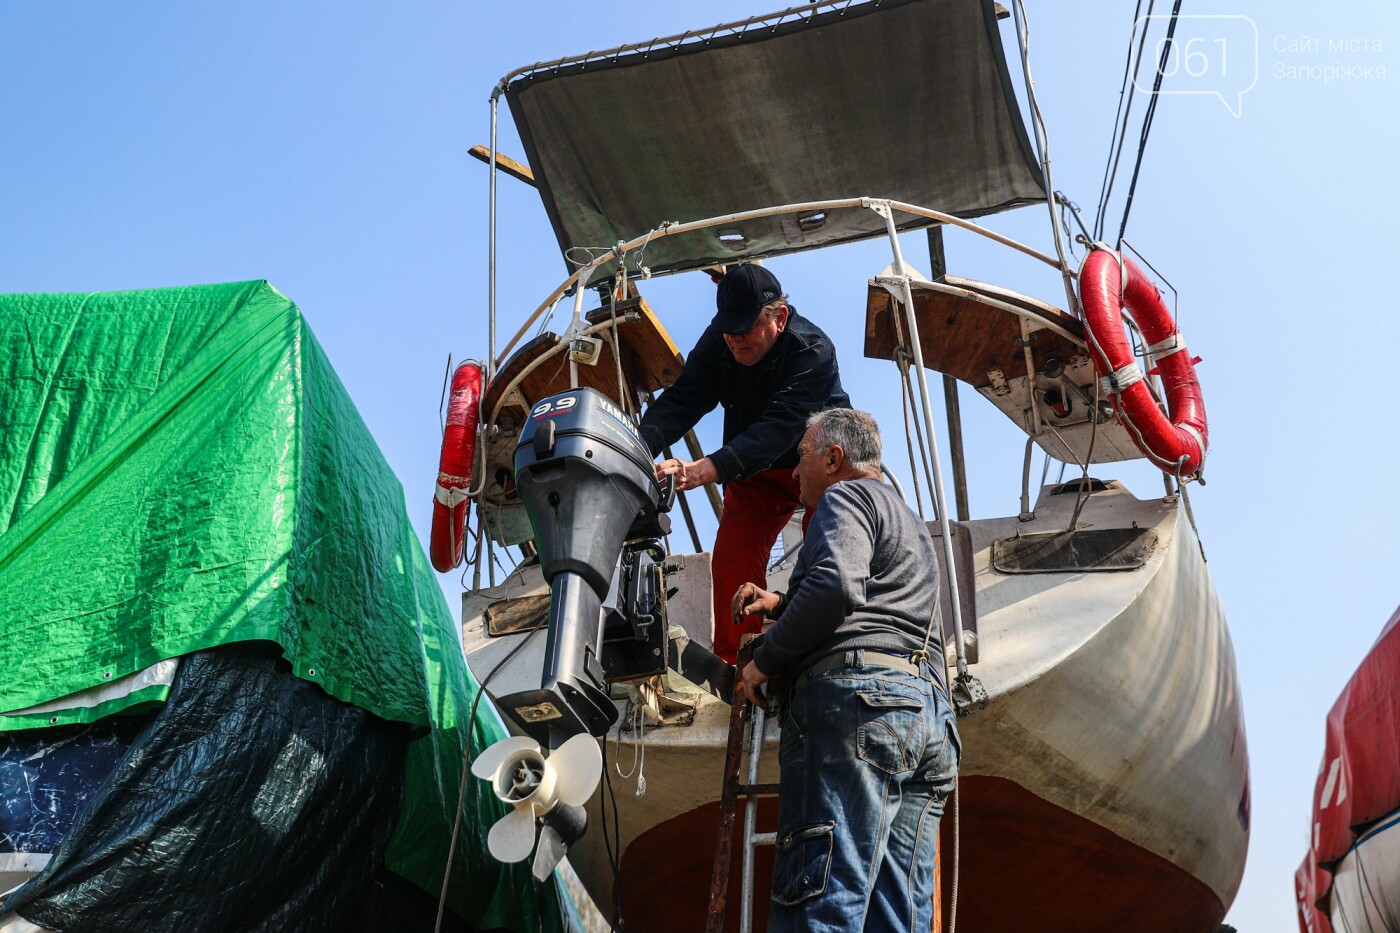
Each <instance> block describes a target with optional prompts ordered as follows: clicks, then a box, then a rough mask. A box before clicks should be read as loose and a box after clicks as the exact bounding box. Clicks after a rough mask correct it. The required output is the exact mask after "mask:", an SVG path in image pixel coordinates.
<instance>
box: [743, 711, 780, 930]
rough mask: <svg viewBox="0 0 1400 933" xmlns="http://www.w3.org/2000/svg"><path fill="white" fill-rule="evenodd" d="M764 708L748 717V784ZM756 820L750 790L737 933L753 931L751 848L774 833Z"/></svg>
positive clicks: (754, 777)
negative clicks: (757, 828) (761, 829)
mask: <svg viewBox="0 0 1400 933" xmlns="http://www.w3.org/2000/svg"><path fill="white" fill-rule="evenodd" d="M766 720H767V711H766V710H765V709H764V708H763V707H761V706H759V705H758V704H756V703H755V704H754V706H753V718H752V719H750V721H749V729H750V730H751V731H750V733H749V771H748V784H749V786H750V787H752V786H753V785H755V784H757V783H758V760H759V758H761V757H762V755H763V728H764V725H765V724H766ZM757 824H758V797H756V796H755V795H754V794H752V793H750V794H749V795H748V797H747V798H746V799H745V800H744V864H743V871H742V872H741V874H740V885H739V933H752V931H753V850H754V846H757V845H772V844H773V843H774V842H775V841H776V840H777V833H759V832H755V831H754V828H755V826H756V825H757Z"/></svg>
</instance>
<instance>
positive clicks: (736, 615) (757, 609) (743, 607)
mask: <svg viewBox="0 0 1400 933" xmlns="http://www.w3.org/2000/svg"><path fill="white" fill-rule="evenodd" d="M780 602H782V597H780V596H779V595H778V594H777V593H770V592H768V591H767V590H764V589H759V587H758V586H757V585H755V584H753V583H745V584H743V585H742V586H740V587H739V588H738V589H737V590H735V591H734V598H733V599H731V600H730V601H729V612H730V616H731V617H732V618H733V620H734V624H735V625H742V624H743V623H744V619H745V618H747V617H748V616H766V615H768V614H769V613H770V612H772V611H773V610H774V609H777V608H778V604H779V603H780Z"/></svg>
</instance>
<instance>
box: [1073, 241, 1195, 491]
mask: <svg viewBox="0 0 1400 933" xmlns="http://www.w3.org/2000/svg"><path fill="white" fill-rule="evenodd" d="M1079 300H1080V303H1081V304H1082V305H1083V308H1084V329H1085V333H1086V336H1087V337H1088V338H1089V352H1090V355H1091V356H1092V357H1093V360H1094V370H1095V372H1096V373H1097V374H1098V376H1099V385H1100V387H1101V391H1102V393H1103V394H1104V395H1105V396H1107V397H1109V398H1111V399H1112V400H1113V407H1114V409H1115V410H1116V411H1117V414H1118V421H1119V423H1120V424H1122V425H1123V426H1124V427H1126V428H1127V429H1128V436H1129V437H1131V438H1132V441H1133V443H1134V444H1136V445H1137V448H1138V449H1139V450H1141V451H1142V452H1143V455H1144V456H1146V457H1147V459H1148V460H1150V461H1151V462H1152V463H1153V464H1155V465H1156V466H1157V467H1158V468H1159V469H1161V470H1162V471H1163V472H1165V473H1167V474H1169V475H1172V476H1179V477H1181V478H1182V479H1186V478H1188V477H1193V476H1197V475H1198V474H1199V473H1200V470H1201V466H1202V465H1203V464H1204V463H1205V458H1206V444H1207V440H1208V432H1207V429H1206V406H1205V401H1204V399H1203V398H1202V396H1201V383H1200V381H1199V380H1198V379H1197V378H1196V364H1197V363H1199V362H1200V357H1196V358H1194V359H1193V358H1192V357H1191V355H1190V354H1189V353H1188V352H1187V350H1186V341H1185V340H1184V339H1182V336H1181V332H1180V331H1179V330H1178V329H1177V326H1176V322H1175V321H1173V320H1172V315H1171V312H1170V311H1168V310H1167V306H1166V304H1165V303H1164V302H1163V301H1162V293H1161V292H1160V291H1158V289H1157V286H1156V285H1154V284H1153V283H1152V280H1151V279H1149V278H1148V277H1147V275H1146V274H1145V273H1144V272H1143V271H1142V269H1140V268H1139V267H1138V265H1137V264H1136V263H1135V262H1133V261H1132V260H1131V259H1129V258H1128V257H1127V256H1124V255H1123V254H1122V253H1120V252H1118V251H1117V250H1113V249H1109V248H1107V247H1103V246H1099V247H1096V248H1094V249H1091V250H1090V252H1089V255H1088V256H1086V257H1084V264H1083V265H1082V266H1080V268H1079ZM1125 312H1126V313H1127V314H1128V315H1130V316H1131V317H1132V319H1133V322H1134V323H1135V324H1137V327H1138V330H1139V331H1141V332H1142V339H1143V341H1144V342H1145V343H1146V351H1147V353H1148V354H1149V355H1150V356H1151V357H1152V358H1153V359H1155V360H1156V361H1157V368H1156V369H1155V370H1153V371H1152V372H1149V373H1144V372H1143V371H1142V368H1141V367H1140V366H1138V364H1137V361H1136V360H1134V358H1133V349H1132V345H1131V344H1130V343H1129V342H1128V337H1127V334H1126V333H1125V332H1124V329H1123V315H1124V313H1125ZM1153 373H1159V374H1160V375H1161V377H1162V387H1163V389H1164V390H1165V391H1166V397H1167V412H1163V411H1162V408H1161V406H1160V405H1159V404H1158V403H1157V400H1156V399H1155V398H1154V397H1153V395H1152V392H1151V391H1150V389H1149V388H1148V383H1147V377H1148V376H1149V375H1152V374H1153ZM1168 413H1169V415H1168Z"/></svg>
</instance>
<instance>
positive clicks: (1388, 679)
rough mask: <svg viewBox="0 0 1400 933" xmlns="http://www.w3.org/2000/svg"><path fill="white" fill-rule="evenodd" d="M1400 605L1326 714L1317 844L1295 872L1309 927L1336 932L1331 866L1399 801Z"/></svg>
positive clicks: (1309, 931)
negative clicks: (1331, 910) (1330, 913)
mask: <svg viewBox="0 0 1400 933" xmlns="http://www.w3.org/2000/svg"><path fill="white" fill-rule="evenodd" d="M1397 684H1400V609H1397V610H1396V611H1395V613H1394V614H1393V615H1392V616H1391V617H1390V621H1389V622H1387V623H1386V625H1385V628H1384V629H1382V630H1381V634H1380V637H1379V638H1377V639H1376V643H1375V644H1374V645H1373V646H1372V647H1371V650H1370V652H1369V653H1367V655H1366V657H1365V658H1363V659H1362V661H1361V664H1360V665H1359V666H1358V667H1357V669H1356V673H1355V674H1353V675H1352V676H1351V680H1349V681H1348V682H1347V685H1346V687H1344V688H1343V689H1342V693H1341V696H1339V697H1337V702H1336V703H1334V704H1332V709H1331V711H1330V712H1329V713H1328V714H1327V741H1326V745H1325V747H1324V749H1323V753H1322V767H1321V769H1320V770H1319V771H1318V775H1317V783H1316V786H1315V787H1314V789H1313V809H1312V823H1311V826H1310V827H1309V833H1308V839H1309V841H1310V842H1311V845H1310V846H1309V847H1308V854H1307V857H1306V858H1305V859H1303V864H1302V865H1300V866H1299V867H1298V871H1297V872H1296V873H1295V876H1294V882H1295V889H1296V893H1297V897H1298V924H1299V927H1300V929H1301V930H1302V931H1303V933H1331V931H1332V924H1331V923H1330V921H1329V920H1328V916H1327V914H1328V905H1329V900H1330V892H1331V888H1332V869H1333V868H1334V867H1335V866H1336V864H1337V862H1338V861H1340V860H1341V859H1342V857H1343V856H1345V855H1346V854H1347V852H1348V850H1350V849H1351V847H1352V845H1353V844H1355V843H1356V841H1357V838H1358V837H1359V836H1360V835H1361V834H1362V833H1364V832H1365V831H1366V829H1367V828H1368V827H1369V826H1371V825H1372V824H1374V823H1375V822H1376V821H1377V820H1379V819H1380V818H1381V817H1384V816H1386V815H1387V814H1390V813H1393V812H1395V811H1396V809H1397V808H1400V764H1397V758H1396V749H1398V748H1400V686H1397Z"/></svg>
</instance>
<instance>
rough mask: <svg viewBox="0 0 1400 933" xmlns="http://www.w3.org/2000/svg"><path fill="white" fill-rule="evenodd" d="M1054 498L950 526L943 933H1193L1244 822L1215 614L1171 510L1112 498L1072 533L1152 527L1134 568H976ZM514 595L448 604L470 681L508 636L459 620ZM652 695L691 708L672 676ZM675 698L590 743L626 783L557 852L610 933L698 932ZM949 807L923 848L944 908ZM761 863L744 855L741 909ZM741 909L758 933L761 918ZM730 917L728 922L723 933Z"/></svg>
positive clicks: (696, 782)
mask: <svg viewBox="0 0 1400 933" xmlns="http://www.w3.org/2000/svg"><path fill="white" fill-rule="evenodd" d="M1073 500H1074V496H1073V495H1069V496H1053V497H1052V496H1048V495H1047V496H1044V497H1042V500H1041V502H1040V503H1039V505H1038V507H1037V512H1038V517H1037V519H1036V520H1035V521H1033V522H1027V523H1021V522H1018V521H1017V520H1016V519H1001V520H989V521H983V522H972V523H969V528H970V530H971V532H972V542H973V551H974V555H975V556H974V579H975V585H976V604H977V621H978V637H979V640H980V644H979V649H980V650H979V657H980V659H979V662H978V663H977V664H975V665H973V666H972V668H971V672H972V674H973V675H974V676H976V677H977V678H978V679H979V680H980V681H981V683H982V684H983V685H984V686H985V688H986V689H987V691H988V693H989V695H990V697H991V703H990V706H989V707H988V708H987V709H986V710H985V711H982V712H980V713H976V714H974V715H971V716H969V717H967V718H964V719H962V720H960V722H959V727H960V729H961V732H962V738H963V747H964V757H963V762H962V767H961V775H962V776H961V780H960V787H959V798H960V803H959V808H958V819H959V827H958V829H959V841H960V846H959V851H958V860H959V863H960V864H959V887H960V890H959V891H958V913H959V923H960V924H962V925H963V926H964V927H965V928H967V929H976V930H1025V929H1036V930H1047V931H1048V930H1059V929H1063V930H1097V929H1105V930H1107V929H1134V930H1140V931H1151V930H1162V931H1173V933H1178V931H1184V930H1202V931H1204V930H1212V931H1213V930H1214V929H1215V928H1216V926H1217V925H1218V924H1219V922H1220V920H1221V918H1223V916H1224V914H1225V911H1226V910H1227V909H1228V907H1229V905H1230V902H1231V901H1232V900H1233V898H1234V895H1235V892H1236V890H1237V888H1238V885H1239V880H1240V876H1241V874H1242V872H1243V867H1244V855H1245V849H1246V846H1247V842H1248V819H1249V812H1248V810H1249V801H1248V766H1247V759H1246V752H1245V736H1244V730H1243V719H1242V713H1241V705H1240V697H1239V690H1238V681H1237V674H1236V669H1235V662H1234V655H1233V650H1232V648H1231V645H1230V640H1229V635H1228V633H1227V631H1226V628H1225V621H1224V618H1223V614H1222V613H1221V610H1220V606H1219V600H1218V598H1217V595H1216V593H1215V590H1214V587H1213V585H1212V584H1211V581H1210V578H1209V575H1208V572H1207V570H1206V565H1205V562H1204V560H1203V558H1202V555H1201V552H1200V549H1199V546H1198V544H1197V541H1196V538H1195V535H1194V534H1193V532H1192V531H1191V529H1190V527H1189V526H1188V525H1187V524H1186V523H1185V522H1184V521H1182V520H1181V519H1183V518H1184V515H1183V513H1181V511H1180V510H1179V508H1178V506H1177V505H1176V504H1174V503H1164V502H1162V501H1160V500H1139V499H1136V498H1134V497H1133V496H1131V495H1130V494H1128V493H1127V492H1126V491H1125V490H1122V489H1118V488H1115V489H1112V490H1110V491H1108V492H1105V493H1097V494H1095V495H1094V496H1093V497H1091V498H1090V499H1089V501H1088V504H1087V505H1086V507H1085V509H1084V512H1083V515H1082V517H1081V527H1085V526H1088V527H1100V528H1104V527H1125V528H1126V527H1130V526H1131V525H1132V524H1133V523H1136V524H1137V526H1138V527H1141V528H1152V529H1155V530H1156V532H1157V536H1158V541H1157V545H1156V547H1155V549H1154V550H1153V552H1152V553H1151V555H1150V556H1149V557H1148V559H1147V560H1146V563H1145V564H1144V565H1143V566H1142V567H1140V568H1139V569H1137V570H1128V571H1116V572H1076V573H1040V574H1025V575H1022V574H1005V573H1001V572H999V571H997V570H995V569H993V568H992V566H991V550H992V543H993V542H994V541H995V540H996V539H998V538H1004V537H1007V536H1012V535H1015V534H1017V533H1018V532H1019V533H1022V534H1029V533H1035V532H1039V531H1054V530H1057V529H1061V528H1064V527H1065V525H1066V524H1067V522H1068V515H1069V511H1070V510H1071V509H1072V507H1073ZM532 588H533V589H534V591H535V592H541V591H543V585H542V582H541V581H540V580H539V578H538V576H535V577H534V579H533V583H532V582H531V580H530V578H529V575H528V574H527V575H526V576H525V577H524V578H522V579H518V580H516V581H514V583H513V584H508V586H507V587H502V588H498V590H496V591H487V592H484V593H480V594H469V595H468V597H467V598H466V601H465V603H464V613H463V618H464V620H465V622H464V642H465V645H466V650H467V653H468V659H469V661H470V663H471V666H472V669H473V671H474V672H475V673H476V675H477V677H478V678H485V677H486V676H487V674H488V673H489V672H490V670H491V669H492V668H493V667H494V666H495V664H496V663H497V661H498V660H499V659H500V658H502V657H504V655H505V653H506V652H507V651H509V650H510V648H511V647H512V646H513V643H514V641H515V640H516V639H518V638H521V637H524V636H520V635H514V636H503V637H499V638H488V637H486V636H485V635H484V633H483V631H482V622H481V616H480V613H481V609H482V608H484V606H485V605H486V604H487V603H489V602H490V601H492V600H494V599H500V598H502V597H504V596H507V595H513V594H518V593H522V592H526V591H529V590H531V589H532ZM701 602H703V601H701ZM673 621H681V622H682V624H684V621H683V620H676V619H675V618H674V616H673ZM534 641H535V642H537V644H533V645H529V646H526V648H525V649H523V650H522V651H521V652H520V653H519V654H518V655H517V656H516V658H515V659H513V660H512V662H510V663H509V664H507V665H505V666H504V667H502V669H501V670H500V671H499V672H498V673H497V675H496V677H495V679H494V680H493V682H492V683H490V684H489V685H488V692H490V693H493V694H495V693H508V692H510V691H512V690H516V689H521V688H523V687H524V686H526V685H530V686H535V685H538V682H539V681H538V678H539V670H540V666H539V665H540V661H541V659H542V655H543V644H544V640H543V638H540V637H537V638H535V639H534ZM671 686H672V688H674V689H678V690H681V691H688V692H691V693H692V694H693V693H695V688H694V687H693V686H689V685H687V684H686V683H685V682H684V681H681V680H680V679H679V678H678V677H674V676H673V677H672V678H671ZM697 700H698V702H697V704H696V710H695V716H694V719H693V721H692V722H691V723H690V724H689V725H685V726H666V727H658V728H644V729H643V732H642V735H641V739H640V742H638V741H637V737H636V736H635V734H634V732H633V731H632V729H630V728H624V729H623V730H621V731H622V734H621V735H620V736H619V734H618V731H617V730H615V731H614V732H613V734H611V735H610V736H609V737H608V739H607V742H606V749H605V753H606V759H607V763H608V768H609V769H615V768H616V767H617V766H618V765H620V766H621V773H623V774H627V775H628V777H626V778H623V777H620V776H619V773H618V772H617V771H616V770H613V773H612V774H611V778H610V780H611V784H612V792H613V795H614V796H615V798H616V807H615V812H614V807H613V805H612V803H611V802H610V801H609V802H608V804H607V806H608V812H607V814H606V819H605V818H604V813H603V812H602V808H601V807H602V801H603V798H604V797H605V795H606V793H607V790H606V788H605V789H604V790H603V791H601V792H600V793H599V794H598V795H596V796H595V797H594V799H593V801H592V802H591V803H590V805H589V808H590V814H591V827H592V828H591V829H590V830H589V832H588V834H587V835H586V836H585V837H584V838H583V839H582V840H580V841H579V842H578V843H577V844H576V845H575V847H574V848H573V850H572V851H571V853H570V861H571V863H572V864H573V865H574V867H575V870H576V871H577V872H578V874H579V876H580V878H581V879H582V880H583V882H584V884H585V885H586V886H587V888H588V890H589V891H590V892H591V893H592V895H593V897H594V899H595V901H596V902H597V903H598V905H599V906H600V908H601V909H602V910H603V911H604V912H605V913H610V912H611V910H612V905H613V903H614V893H615V892H614V882H613V878H614V874H613V868H612V860H611V858H610V856H609V853H608V848H609V845H611V846H612V848H613V853H614V856H613V857H616V858H617V863H618V875H617V877H618V878H619V879H620V889H619V893H618V900H619V901H620V903H621V907H622V913H623V916H624V917H625V918H626V920H627V923H628V925H629V928H631V929H640V930H651V929H658V930H660V929H677V930H689V929H700V928H702V927H703V914H704V910H705V906H706V903H707V900H708V887H709V878H710V866H711V862H712V859H713V853H714V838H715V831H716V826H717V822H718V815H719V799H720V790H721V777H722V776H721V771H722V761H723V756H724V750H725V744H726V739H727V733H728V723H729V708H728V706H727V705H726V704H724V703H722V702H720V701H718V700H716V699H714V698H713V697H710V696H709V695H708V694H700V695H699V696H698V698H697ZM777 735H778V732H777V727H776V725H774V724H770V728H769V730H768V735H767V744H766V747H765V754H764V757H763V761H762V773H761V774H760V781H773V780H776V779H777V761H776V758H777V755H776V747H777ZM643 752H644V758H643V757H642V754H643ZM639 775H644V776H645V793H644V794H643V795H641V796H639V795H638V794H637V785H638V776H639ZM772 803H773V802H772V801H771V800H767V801H764V802H763V804H762V806H760V827H759V828H760V829H771V828H772V825H771V823H772V820H773V819H774V817H775V812H774V807H773V806H772ZM951 813H952V811H950V817H949V818H948V819H945V821H944V830H943V837H942V838H943V844H942V848H943V856H942V866H943V873H944V881H943V884H944V892H945V893H944V895H943V898H944V903H945V904H947V903H948V901H949V900H950V895H951V891H949V886H950V885H951V883H952V867H953V858H952V857H951V847H952V839H953V828H952V823H953V819H952V817H951ZM614 820H615V821H616V822H615V824H614ZM765 824H766V825H765ZM614 825H615V827H616V832H615V836H614V835H613V830H614ZM604 831H607V833H608V834H609V836H608V838H607V839H605V834H604ZM738 848H739V847H738V845H737V844H736V851H737V849H738ZM619 852H620V856H618V855H617V853H619ZM770 866H771V856H770V855H769V854H768V853H767V852H765V851H762V850H760V852H759V854H758V859H757V863H756V880H757V881H758V888H757V896H758V897H759V901H758V903H759V904H760V905H761V904H764V903H766V898H767V879H768V873H769V870H770ZM738 876H739V872H738V870H737V868H736V870H735V871H733V872H732V874H731V897H730V903H731V904H737V903H738V894H739V892H738ZM757 912H758V914H759V915H760V916H759V917H758V920H759V923H758V925H757V929H763V926H764V924H763V922H762V920H763V917H762V915H763V914H764V913H765V911H764V910H762V909H761V908H760V909H759V910H758V911H757ZM736 915H737V910H731V911H730V916H729V926H730V927H732V928H735V929H737V926H736V924H737V916H736Z"/></svg>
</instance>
